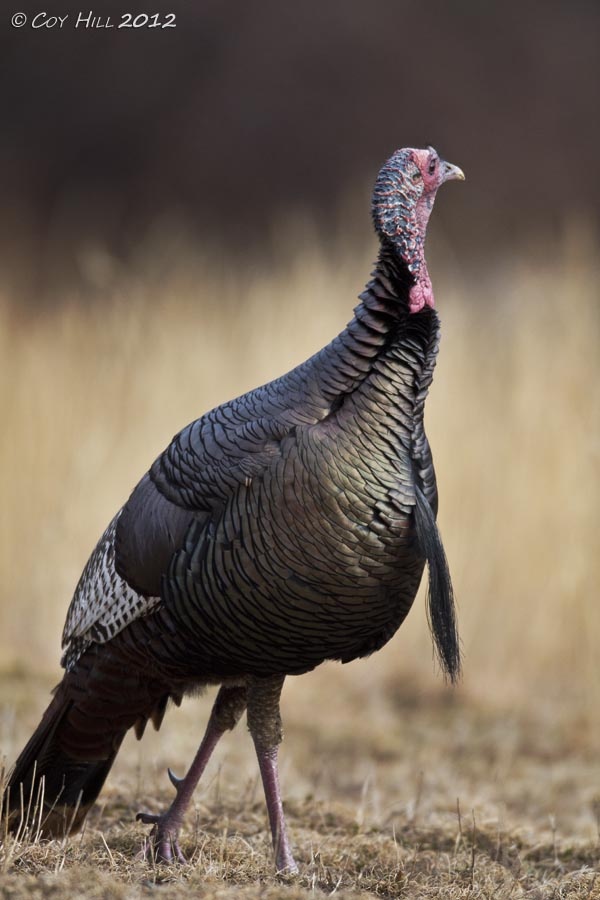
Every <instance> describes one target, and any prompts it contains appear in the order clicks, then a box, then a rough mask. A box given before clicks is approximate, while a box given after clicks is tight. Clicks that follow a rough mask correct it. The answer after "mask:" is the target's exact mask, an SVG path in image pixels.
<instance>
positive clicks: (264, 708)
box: [248, 676, 298, 872]
mask: <svg viewBox="0 0 600 900" xmlns="http://www.w3.org/2000/svg"><path fill="white" fill-rule="evenodd" d="M284 678H285V676H276V677H272V678H253V679H252V680H251V681H250V683H249V686H248V728H249V729H250V734H251V735H252V739H253V741H254V746H255V748H256V755H257V757H258V766H259V768H260V774H261V777H262V783H263V787H264V789H265V799H266V801H267V812H268V814H269V824H270V826H271V834H272V836H273V849H274V851H275V865H276V866H277V871H278V872H284V871H285V872H297V871H298V866H297V865H296V862H295V860H294V857H293V856H292V851H291V848H290V843H289V839H288V836H287V829H286V825H285V816H284V813H283V806H282V803H281V793H280V790H279V774H278V768H277V753H278V749H279V744H280V743H281V741H282V739H283V730H282V727H281V716H280V713H279V697H280V695H281V689H282V687H283V682H284Z"/></svg>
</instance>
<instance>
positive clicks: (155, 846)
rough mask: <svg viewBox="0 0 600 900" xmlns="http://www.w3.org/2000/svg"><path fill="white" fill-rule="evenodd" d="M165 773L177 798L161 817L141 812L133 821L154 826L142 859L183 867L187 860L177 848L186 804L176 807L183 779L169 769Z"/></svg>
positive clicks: (179, 848)
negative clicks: (167, 774)
mask: <svg viewBox="0 0 600 900" xmlns="http://www.w3.org/2000/svg"><path fill="white" fill-rule="evenodd" d="M167 771H168V773H169V778H170V779H171V782H172V784H173V785H174V786H175V790H176V791H177V797H176V798H175V800H174V801H173V803H172V804H171V806H170V807H169V809H168V810H167V811H166V812H164V813H162V815H154V814H152V813H143V812H141V813H138V814H137V816H136V817H135V820H136V822H143V823H144V825H153V826H154V827H153V829H152V831H151V832H150V841H149V842H148V843H147V844H146V846H145V848H144V857H145V858H146V859H150V858H151V857H153V858H154V859H155V860H156V861H157V862H164V863H173V862H178V863H181V864H182V865H185V864H186V862H187V860H186V858H185V856H184V855H183V852H182V850H181V847H180V846H179V829H180V828H181V817H182V816H183V812H184V811H185V807H186V806H187V803H185V804H181V806H183V809H179V808H178V807H177V801H178V799H179V792H180V788H181V785H182V784H183V781H184V779H183V778H177V777H176V776H175V775H174V774H173V772H172V771H171V770H170V769H168V770H167ZM192 790H193V788H192Z"/></svg>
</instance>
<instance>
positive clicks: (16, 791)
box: [2, 681, 125, 837]
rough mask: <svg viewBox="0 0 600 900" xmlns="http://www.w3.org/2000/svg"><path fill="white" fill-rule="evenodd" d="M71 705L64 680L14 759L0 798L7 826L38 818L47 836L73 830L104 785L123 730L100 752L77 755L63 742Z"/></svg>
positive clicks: (13, 827) (15, 826) (12, 827)
mask: <svg viewBox="0 0 600 900" xmlns="http://www.w3.org/2000/svg"><path fill="white" fill-rule="evenodd" d="M72 705H73V704H72V700H71V699H70V698H69V692H68V689H67V687H66V685H65V682H64V681H63V682H62V683H61V684H60V685H59V686H58V687H57V688H56V689H55V693H54V697H53V699H52V701H51V702H50V705H49V706H48V708H47V710H46V712H45V713H44V715H43V716H42V721H41V722H40V724H39V725H38V727H37V728H36V730H35V732H34V733H33V735H32V736H31V738H30V739H29V741H28V742H27V744H26V745H25V747H24V749H23V751H22V752H21V754H20V756H19V758H18V759H17V762H16V763H15V767H14V769H13V771H12V773H11V775H10V778H9V780H8V784H7V787H6V789H5V793H4V798H3V801H2V817H3V818H5V819H6V820H7V821H8V827H9V829H10V830H11V831H17V830H22V829H23V828H26V827H28V826H32V825H33V823H37V825H36V827H37V828H39V831H40V833H41V834H43V835H44V836H46V837H62V836H64V835H65V834H66V833H68V832H71V833H72V832H75V831H77V830H78V829H79V828H80V827H81V824H82V823H83V820H84V818H85V816H86V814H87V812H88V810H89V808H90V807H91V806H92V804H93V803H94V801H95V800H96V798H97V796H98V794H99V793H100V790H101V789H102V785H103V784H104V781H105V779H106V776H107V775H108V773H109V771H110V768H111V766H112V764H113V762H114V759H115V756H116V754H117V751H118V749H119V746H120V744H121V741H122V739H123V737H124V735H125V732H124V731H123V733H122V734H120V735H117V736H115V737H113V741H112V748H111V750H110V752H109V753H108V754H105V755H104V758H101V759H97V758H96V759H83V758H81V757H78V758H75V757H74V756H73V755H71V754H69V753H68V752H66V751H65V750H64V749H63V747H62V746H61V732H62V730H63V729H64V727H65V724H66V723H67V720H68V716H69V712H70V710H71V708H72Z"/></svg>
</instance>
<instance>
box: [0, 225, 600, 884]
mask: <svg viewBox="0 0 600 900" xmlns="http://www.w3.org/2000/svg"><path fill="white" fill-rule="evenodd" d="M443 251H444V248H443V247H438V248H437V254H436V253H435V248H434V249H432V251H431V253H430V256H431V258H432V260H434V261H435V259H436V258H437V259H438V260H439V259H440V257H442V256H443ZM595 258H597V254H596V245H595V241H594V240H593V239H592V238H591V237H590V235H589V232H582V231H579V230H577V229H574V228H573V229H570V230H569V231H568V232H567V234H566V237H565V240H564V242H563V244H562V245H561V246H560V247H556V248H553V254H552V258H551V259H544V258H543V253H541V252H540V251H539V250H535V248H534V249H532V251H531V252H527V253H526V252H524V254H523V258H522V260H521V261H517V262H514V263H512V264H511V265H508V264H506V265H505V266H504V267H503V268H500V267H498V268H497V269H495V270H493V271H488V272H486V273H484V274H483V276H482V277H480V278H479V279H478V280H477V283H473V279H472V278H471V277H470V276H469V270H468V268H467V267H465V268H464V269H462V270H461V269H460V268H459V267H458V265H457V264H456V262H455V261H453V260H451V259H446V260H445V262H443V263H442V264H440V265H438V271H437V272H436V271H434V272H433V276H434V283H435V285H436V288H437V297H438V305H439V307H440V310H441V313H442V317H443V344H442V351H441V357H440V361H439V365H438V369H437V372H436V378H435V381H434V386H433V390H432V394H431V397H430V400H429V403H428V411H427V417H428V431H429V435H430V439H431V443H432V445H433V449H434V455H435V458H436V463H437V469H438V477H439V482H440V493H441V514H440V515H441V525H442V529H443V533H444V535H445V541H446V546H447V552H448V556H449V558H450V561H451V568H452V571H453V575H454V581H455V587H456V593H457V595H458V597H459V600H460V620H461V631H462V637H463V645H464V652H465V679H464V683H463V685H462V686H461V688H459V689H458V690H457V691H455V692H454V693H450V692H449V691H447V689H445V688H444V687H443V686H441V685H440V683H439V678H438V676H437V674H436V673H435V672H434V671H433V665H432V662H431V659H432V656H431V649H430V641H429V637H428V634H427V628H426V623H425V615H424V612H423V605H422V601H417V604H416V606H415V609H414V611H413V612H412V614H411V616H410V617H409V621H408V622H407V623H406V624H405V626H403V628H402V630H401V632H400V634H399V635H397V636H396V638H395V639H394V640H393V641H392V643H391V644H390V645H389V646H388V647H386V648H385V649H384V650H383V651H381V652H380V653H379V654H377V656H376V657H374V658H373V659H371V660H366V661H363V662H359V663H355V664H353V665H351V666H348V667H341V666H326V667H323V668H322V669H321V670H318V671H317V672H315V673H312V674H310V675H307V676H304V677H302V678H300V679H291V680H290V681H289V684H288V685H287V686H286V689H285V691H284V700H283V704H284V705H283V713H284V721H285V722H286V725H287V735H288V740H287V742H286V744H285V748H284V751H283V754H282V756H283V780H284V785H285V794H286V796H287V798H288V810H289V819H290V826H291V831H292V838H293V842H294V845H295V847H296V848H297V856H298V859H299V862H300V863H301V872H302V874H301V876H300V877H299V878H298V879H276V878H275V876H273V875H272V868H271V861H270V853H269V847H268V843H267V839H266V821H265V813H264V807H263V802H262V799H261V792H260V790H259V788H258V786H257V783H256V767H255V763H254V760H253V758H252V753H251V748H250V741H249V740H242V739H237V738H236V737H233V738H228V739H227V740H225V741H224V743H223V747H222V748H221V749H220V752H219V753H218V754H217V759H216V760H215V761H214V762H213V763H212V766H211V768H210V770H209V771H208V772H207V775H206V779H205V781H204V784H203V785H202V786H201V788H200V789H199V791H198V796H197V799H196V812H195V815H194V814H190V816H189V817H188V822H187V828H186V832H185V835H184V842H183V843H184V849H185V851H186V852H187V854H188V857H189V858H190V859H191V861H192V862H193V863H194V865H192V866H189V867H186V868H185V869H177V870H174V871H173V872H170V871H165V870H164V869H161V868H155V867H153V866H150V865H148V864H146V863H143V862H141V861H140V860H137V859H136V858H135V856H136V852H137V851H138V850H139V848H140V846H141V843H142V839H143V834H144V831H145V829H144V828H143V827H142V826H140V825H136V824H134V823H133V817H134V813H135V812H136V811H137V809H138V808H143V807H148V808H152V807H153V806H156V805H158V806H160V805H164V804H165V803H166V802H167V799H168V796H169V788H168V783H167V779H166V776H165V775H164V769H165V767H166V765H173V767H174V768H175V769H176V771H177V768H179V769H183V768H184V767H185V765H186V763H188V762H189V760H190V758H191V756H192V754H193V751H194V749H195V744H196V742H197V740H198V737H199V734H200V731H201V728H202V724H203V722H204V721H205V719H206V715H207V710H208V704H209V702H210V698H202V699H200V700H199V701H189V702H188V703H187V704H186V705H185V707H184V708H183V709H182V710H180V711H177V712H173V713H171V714H170V716H169V717H168V718H167V721H166V724H165V727H163V730H162V732H161V733H160V734H159V735H151V736H148V737H147V738H144V741H143V743H142V744H141V745H140V744H137V743H136V742H135V741H134V740H128V741H127V743H126V745H125V747H124V749H123V752H122V753H121V755H120V757H119V759H118V762H117V764H116V766H115V769H114V773H113V775H112V776H111V778H110V780H109V784H108V786H107V788H106V790H105V791H104V792H103V794H102V797H101V802H100V804H99V805H98V806H97V808H96V809H95V810H94V812H93V813H92V814H91V815H90V817H89V822H88V825H87V828H86V830H85V832H84V834H83V836H82V837H78V838H76V839H74V840H72V841H68V842H52V843H40V842H37V843H34V844H27V843H24V844H19V845H14V844H13V843H12V842H11V840H10V839H9V840H7V841H6V842H5V844H4V846H3V847H2V849H0V892H1V893H2V894H3V895H5V896H7V897H15V898H16V897H24V896H63V895H64V894H65V893H67V894H73V895H77V896H81V897H85V898H87V897H89V898H92V897H94V898H95V897H139V896H144V895H146V894H151V893H154V892H155V890H156V888H157V886H160V895H161V896H165V897H171V896H173V897H175V896H179V895H180V893H181V890H182V888H183V887H185V888H186V890H191V889H194V890H197V891H199V892H200V894H201V895H202V896H204V897H223V898H228V897H230V896H233V895H234V894H235V895H236V896H237V895H240V896H245V897H248V898H249V897H254V896H256V897H258V896H266V897H289V898H290V900H292V898H295V897H300V896H302V897H303V896H305V895H306V894H307V893H320V892H324V893H328V894H329V893H332V892H335V893H337V894H338V895H340V896H370V895H373V894H375V895H382V896H388V897H400V896H402V897H411V898H412V897H415V898H425V897H442V898H443V897H448V898H459V897H463V896H465V897H467V896H468V897H499V898H503V897H507V898H508V897H531V898H536V900H537V898H546V897H547V898H551V897H573V898H575V897H582V898H583V897H590V896H596V895H597V896H600V878H599V879H598V882H597V883H596V874H595V872H596V870H597V869H598V865H599V861H600V849H599V831H598V829H599V826H598V817H597V804H596V800H595V797H596V793H597V792H600V777H599V776H600V771H599V769H600V765H599V764H598V762H597V760H598V758H599V751H600V728H599V727H598V716H597V712H596V711H597V709H598V701H599V700H600V690H599V685H600V662H599V660H598V656H597V652H596V644H597V635H598V634H599V633H600V621H599V618H600V608H599V606H598V603H597V594H598V585H599V583H600V577H599V576H600V552H599V550H600V548H599V547H598V535H599V533H600V530H599V528H598V525H599V522H598V500H599V498H598V491H597V483H598V482H597V479H598V456H599V452H600V434H599V429H598V410H599V409H600V378H599V375H600V355H599V354H598V349H599V341H598V338H599V334H600V328H599V326H600V310H599V308H598V305H597V285H598V283H599V279H598V270H597V264H596V262H595ZM289 259H290V260H291V261H290V263H289V265H287V266H285V265H284V266H282V269H281V271H279V272H278V273H274V274H273V273H271V274H270V275H266V274H265V273H262V272H260V271H257V270H255V271H254V272H253V273H251V274H248V275H247V277H246V278H245V279H244V280H243V281H241V280H240V279H238V278H237V277H234V276H233V275H231V274H230V273H228V272H227V271H226V270H225V269H224V268H223V269H221V270H219V268H218V267H217V266H215V265H214V264H210V265H209V264H208V262H206V261H202V260H201V261H196V262H195V263H194V264H190V266H189V267H187V268H186V270H185V272H184V274H183V275H182V274H175V273H173V271H170V270H169V269H168V267H166V266H165V263H164V259H163V258H161V257H160V255H158V254H153V256H152V259H151V260H150V261H146V262H145V264H144V265H143V266H140V267H139V270H138V272H137V274H131V273H128V274H127V273H125V274H123V273H120V274H119V273H115V272H114V271H112V269H111V266H112V265H113V264H112V262H111V261H109V260H105V259H103V258H102V257H101V256H100V255H98V254H96V255H95V256H93V255H92V256H90V258H89V259H87V260H86V261H84V262H85V265H86V266H87V267H88V269H89V272H90V279H91V280H92V281H94V279H95V280H96V282H97V286H98V289H100V288H101V289H102V295H103V299H102V301H101V302H97V303H96V304H85V303H82V302H81V298H73V299H72V300H70V299H68V298H67V300H66V301H65V304H64V306H63V307H62V308H61V309H60V310H58V311H55V312H53V313H47V314H39V315H37V316H25V315H23V314H21V313H18V312H15V310H14V308H13V307H11V306H10V304H8V302H7V303H6V304H5V305H4V306H3V307H1V308H0V316H1V317H2V328H1V330H0V366H1V368H2V374H3V377H2V379H1V381H0V398H1V399H0V403H1V408H2V413H3V440H2V442H1V443H0V473H1V474H0V493H1V496H2V505H1V516H2V518H1V519H0V572H1V573H2V578H1V585H2V587H1V589H0V590H1V591H2V594H1V595H0V654H1V657H0V658H1V660H2V665H3V671H4V675H3V677H2V679H1V680H0V705H1V710H2V712H1V714H0V750H1V751H2V752H4V753H5V754H6V757H7V759H8V760H10V761H12V760H13V759H14V757H15V755H16V753H17V752H18V750H19V749H20V746H21V744H22V743H23V741H24V740H25V739H26V737H27V736H28V734H29V733H30V731H31V729H32V728H33V727H34V725H35V724H36V723H37V721H38V719H39V715H40V712H41V709H42V706H43V704H44V703H45V695H46V693H47V690H48V688H49V686H50V685H51V683H52V679H54V680H56V678H57V676H58V668H57V659H58V644H59V637H60V630H61V627H62V619H63V616H64V612H65V609H66V605H67V603H68V600H69V597H70V594H71V592H72V589H73V586H74V584H75V582H76V580H77V577H78V575H79V572H80V570H81V567H82V564H83V562H84V561H85V558H86V556H87V553H88V552H89V550H90V549H91V548H92V546H93V544H94V543H95V540H96V539H97V537H98V534H99V533H100V532H101V530H102V528H103V527H104V525H105V524H106V521H107V520H108V518H109V517H110V516H111V515H112V514H113V512H114V510H115V509H116V508H118V506H119V505H120V504H121V503H122V502H123V499H124V497H125V496H126V495H127V493H128V491H129V490H130V489H131V487H132V486H133V484H134V483H135V481H136V480H137V478H138V477H139V475H140V474H141V473H142V472H143V471H144V470H145V469H146V468H147V466H148V464H149V463H150V462H151V461H152V459H153V457H154V456H155V455H156V453H158V452H159V451H160V450H161V449H162V448H163V446H164V445H165V444H166V443H167V442H168V440H169V438H170V437H171V435H172V434H173V433H174V432H175V431H176V430H178V428H179V427H181V425H182V424H184V423H185V422H187V421H189V420H190V419H192V418H194V417H195V416H196V415H198V414H199V413H200V412H202V411H203V410H205V409H207V408H209V407H210V406H212V405H214V404H215V403H218V402H220V401H222V400H224V399H227V398H228V397H230V396H232V395H234V394H235V393H238V392H241V391H242V390H245V389H247V388H248V387H251V386H253V385H255V384H257V383H259V382H261V381H265V380H267V379H269V378H271V377H273V376H274V375H276V374H279V373H280V372H281V371H283V370H285V369H286V368H288V367H290V366H291V365H292V364H294V363H295V362H297V361H299V360H301V359H303V358H305V357H306V356H307V355H308V354H309V353H311V352H312V351H314V350H315V349H317V348H318V347H319V346H321V345H322V344H323V343H325V342H326V341H327V340H328V339H329V338H330V337H331V336H332V335H333V334H334V333H335V332H336V331H337V330H338V329H339V328H340V327H341V326H343V324H344V323H345V321H346V320H347V318H348V317H349V314H350V309H351V306H352V305H353V297H354V296H355V295H356V294H357V293H358V291H359V290H360V289H361V286H362V283H363V282H364V280H365V274H366V272H367V271H368V268H369V264H370V253H366V254H364V255H360V254H357V255H356V256H355V257H354V258H353V259H350V260H348V261H347V262H345V263H344V264H343V265H340V263H339V260H337V261H336V264H332V263H331V262H328V261H327V260H326V259H325V258H324V257H323V256H322V255H321V254H320V253H319V252H318V251H317V250H316V249H315V248H314V246H313V245H310V244H308V245H307V246H306V250H305V252H304V253H303V254H302V255H301V256H297V257H293V256H292V255H290V257H289ZM526 259H529V260H530V262H529V263H527V262H526V261H525V260H526ZM531 260H535V261H536V262H535V263H534V262H531ZM140 272H142V273H143V275H141V274H140ZM241 734H242V732H241V730H240V735H241ZM457 801H458V804H459V809H460V815H459V814H458V813H457Z"/></svg>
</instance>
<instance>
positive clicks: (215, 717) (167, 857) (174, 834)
mask: <svg viewBox="0 0 600 900" xmlns="http://www.w3.org/2000/svg"><path fill="white" fill-rule="evenodd" d="M245 708H246V688H245V686H244V687H239V686H236V687H221V689H220V691H219V693H218V694H217V698H216V700H215V703H214V706H213V708H212V712H211V714H210V719H209V720H208V725H207V726H206V732H205V734H204V737H203V738H202V743H201V744H200V746H199V748H198V752H197V753H196V756H195V757H194V761H193V762H192V764H191V766H190V768H189V770H188V773H187V775H186V776H185V778H177V776H176V775H174V774H173V772H172V771H171V769H167V772H168V775H169V780H170V782H171V784H172V785H173V787H174V788H175V791H176V796H175V799H174V800H173V802H172V803H171V805H170V807H169V808H168V809H167V810H166V812H164V813H161V814H153V813H145V812H141V813H138V814H137V816H136V821H137V822H143V823H144V824H145V825H153V826H154V827H153V829H152V831H151V833H150V839H151V840H150V843H149V844H148V845H147V846H146V849H145V851H144V856H145V857H146V858H148V856H149V853H153V854H154V856H155V858H156V859H157V860H159V861H160V862H166V863H172V862H179V863H185V862H186V859H185V856H184V855H183V853H182V851H181V848H180V846H179V842H178V837H179V830H180V828H181V824H182V822H183V817H184V815H185V813H186V811H187V808H188V806H189V805H190V801H191V799H192V795H193V793H194V790H195V788H196V785H197V784H198V782H199V780H200V776H201V775H202V773H203V772H204V769H205V768H206V764H207V762H208V760H209V759H210V757H211V754H212V752H213V750H214V749H215V747H216V745H217V744H218V742H219V739H220V737H221V736H222V734H223V733H224V732H225V731H228V730H230V729H232V728H234V727H235V725H236V724H237V722H238V720H239V718H240V716H241V715H242V713H243V711H244V709H245Z"/></svg>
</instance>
